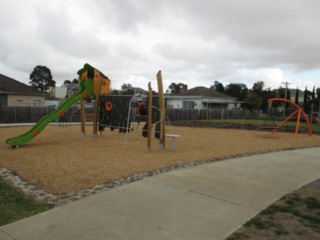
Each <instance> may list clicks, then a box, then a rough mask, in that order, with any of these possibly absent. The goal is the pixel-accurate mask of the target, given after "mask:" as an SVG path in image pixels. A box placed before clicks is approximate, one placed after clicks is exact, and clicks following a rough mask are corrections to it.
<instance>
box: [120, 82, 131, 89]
mask: <svg viewBox="0 0 320 240" xmlns="http://www.w3.org/2000/svg"><path fill="white" fill-rule="evenodd" d="M129 89H132V85H131V84H130V83H124V84H122V85H121V90H123V91H127V90H129Z"/></svg>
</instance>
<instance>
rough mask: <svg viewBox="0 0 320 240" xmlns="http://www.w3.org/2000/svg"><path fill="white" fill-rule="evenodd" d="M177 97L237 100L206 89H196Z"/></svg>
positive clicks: (179, 94)
mask: <svg viewBox="0 0 320 240" xmlns="http://www.w3.org/2000/svg"><path fill="white" fill-rule="evenodd" d="M175 96H201V97H208V98H228V99H236V98H234V97H231V96H229V95H227V94H223V93H220V92H217V91H216V90H214V89H209V88H206V87H195V88H191V89H189V90H187V91H184V92H181V93H178V94H175Z"/></svg>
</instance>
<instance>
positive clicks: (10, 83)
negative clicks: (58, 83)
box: [0, 74, 43, 95]
mask: <svg viewBox="0 0 320 240" xmlns="http://www.w3.org/2000/svg"><path fill="white" fill-rule="evenodd" d="M0 93H2V94H26V95H43V94H42V93H41V92H39V91H38V90H36V89H34V88H32V87H30V86H28V85H26V84H24V83H22V82H19V81H17V80H14V79H13V78H9V77H7V76H5V75H2V74H0Z"/></svg>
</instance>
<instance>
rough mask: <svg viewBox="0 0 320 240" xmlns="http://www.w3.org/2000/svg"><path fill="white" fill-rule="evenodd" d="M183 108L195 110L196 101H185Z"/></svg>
mask: <svg viewBox="0 0 320 240" xmlns="http://www.w3.org/2000/svg"><path fill="white" fill-rule="evenodd" d="M182 108H183V109H194V101H183V102H182Z"/></svg>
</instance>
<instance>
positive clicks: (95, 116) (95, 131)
mask: <svg viewBox="0 0 320 240" xmlns="http://www.w3.org/2000/svg"><path fill="white" fill-rule="evenodd" d="M96 71H97V70H96ZM95 74H96V73H95ZM101 85H102V77H101V73H100V72H99V83H98V87H97V88H98V89H95V90H94V92H95V103H94V113H93V138H96V137H97V135H98V126H97V125H98V114H99V113H98V108H99V99H100V92H101Z"/></svg>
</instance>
